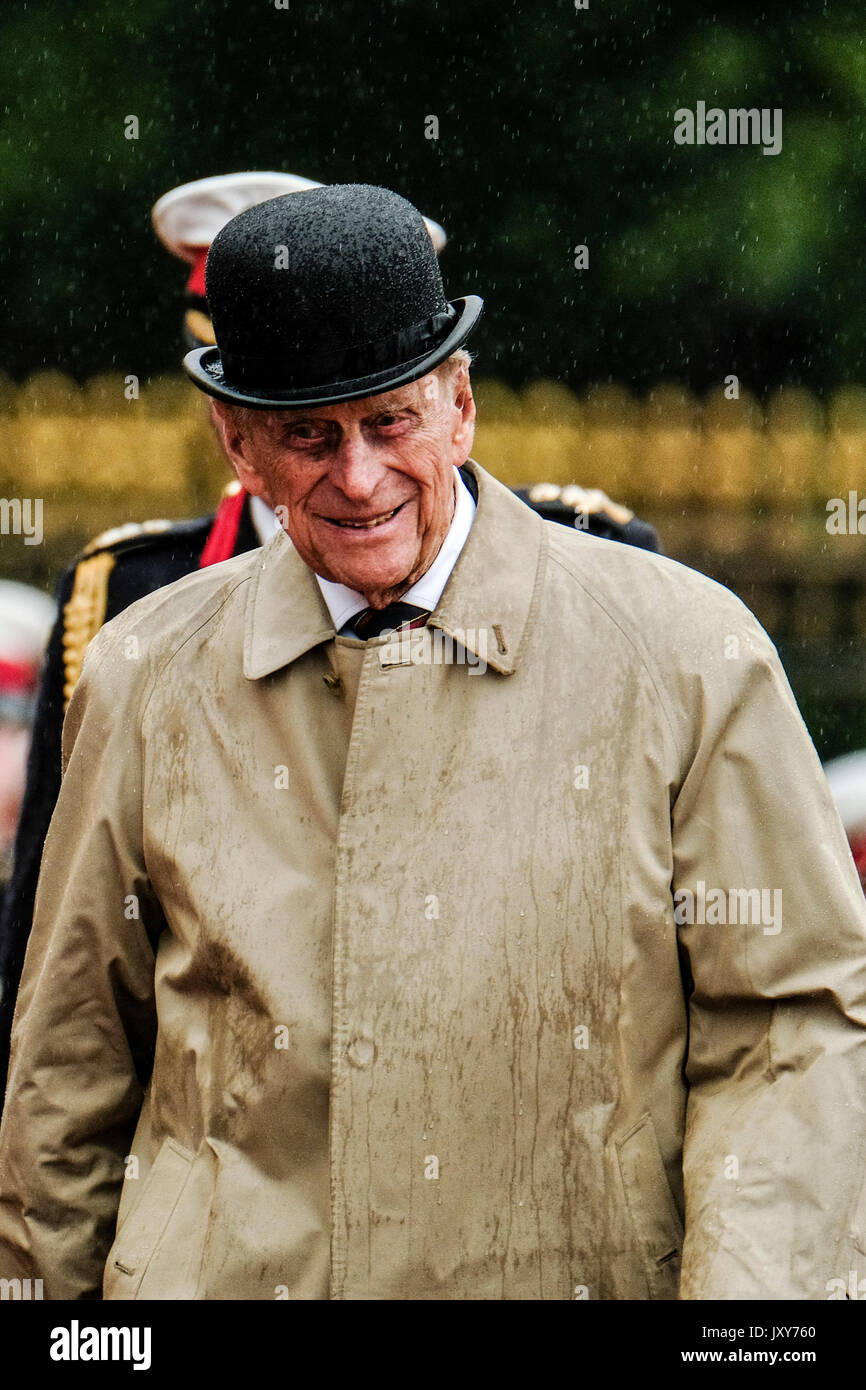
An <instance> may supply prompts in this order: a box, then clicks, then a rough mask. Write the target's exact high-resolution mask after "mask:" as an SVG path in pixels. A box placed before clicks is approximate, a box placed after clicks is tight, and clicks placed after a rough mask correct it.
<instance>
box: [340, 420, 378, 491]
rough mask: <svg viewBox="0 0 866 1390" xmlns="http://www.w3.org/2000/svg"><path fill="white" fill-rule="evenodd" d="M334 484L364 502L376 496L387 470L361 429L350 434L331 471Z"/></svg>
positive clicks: (347, 434) (345, 437)
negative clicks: (374, 494)
mask: <svg viewBox="0 0 866 1390" xmlns="http://www.w3.org/2000/svg"><path fill="white" fill-rule="evenodd" d="M328 472H329V477H330V481H331V482H332V483H333V484H334V486H335V487H337V488H339V489H340V491H341V492H342V493H345V495H346V497H350V498H351V499H352V500H353V501H364V500H366V498H368V497H372V495H373V493H374V492H375V490H376V488H377V487H378V485H379V483H380V482H381V481H382V478H383V477H384V475H385V473H386V472H387V469H386V468H385V467H384V465H383V464H382V462H381V460H380V459H379V457H378V454H377V451H376V449H375V448H374V447H373V445H372V443H371V442H370V441H369V440H368V439H365V437H364V434H363V432H362V431H361V430H357V431H351V432H349V431H347V432H346V433H345V434H344V435H343V437H342V439H341V440H340V445H339V448H338V449H337V452H336V454H335V456H334V459H333V461H332V463H331V467H330V468H329V470H328Z"/></svg>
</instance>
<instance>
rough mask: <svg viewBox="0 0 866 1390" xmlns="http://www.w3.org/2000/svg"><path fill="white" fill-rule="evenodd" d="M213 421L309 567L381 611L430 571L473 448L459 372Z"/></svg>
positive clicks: (465, 385)
mask: <svg viewBox="0 0 866 1390" xmlns="http://www.w3.org/2000/svg"><path fill="white" fill-rule="evenodd" d="M214 420H215V423H216V425H217V428H218V430H219V432H220V435H221V438H222V442H223V446H224V448H225V450H226V453H227V454H228V455H229V458H230V459H231V460H232V463H233V464H234V467H235V471H236V472H237V475H238V478H239V479H240V481H241V483H242V484H243V486H244V487H245V488H246V489H247V491H248V492H251V493H252V494H254V495H255V496H261V497H263V498H264V500H265V501H266V502H267V503H268V504H269V505H270V506H271V507H272V508H273V509H274V510H275V511H277V509H278V508H279V509H280V510H279V511H278V513H277V514H278V516H279V517H280V520H281V522H282V524H283V526H284V528H285V530H286V531H287V532H288V534H289V536H290V537H291V539H292V542H293V544H294V545H295V548H296V549H297V550H298V552H299V554H300V555H301V557H302V558H303V559H304V560H305V561H306V563H307V564H308V565H309V566H310V568H311V569H313V570H315V572H316V573H317V574H320V575H321V576H322V577H323V578H324V579H331V580H334V581H336V582H338V583H341V584H345V585H347V586H348V587H349V588H350V589H357V590H358V591H359V592H360V593H362V594H364V595H365V596H366V598H367V601H368V602H369V603H370V604H371V605H372V606H373V607H375V608H382V607H384V606H385V604H386V603H390V602H392V601H393V600H394V599H396V598H398V597H399V596H400V594H402V593H405V591H406V590H407V589H408V588H409V587H410V586H411V585H412V584H414V583H415V581H416V580H417V579H419V578H420V576H421V575H422V574H424V573H425V572H426V570H428V569H429V568H430V565H431V564H432V563H433V561H434V559H435V558H436V555H437V554H438V552H439V549H440V547H441V545H442V542H443V540H444V539H445V536H446V534H447V532H448V528H449V526H450V524H451V519H452V516H453V512H454V474H453V469H454V467H459V466H460V465H461V464H463V463H465V462H466V459H467V458H468V457H469V452H470V449H471V447H472V436H473V427H474V420H475V405H474V402H473V400H472V390H471V387H470V385H469V379H468V374H467V373H466V371H465V369H461V370H459V371H457V372H455V370H454V368H453V366H452V365H450V364H449V365H448V366H446V367H445V368H443V369H442V370H441V372H439V373H437V372H431V373H430V374H429V375H428V376H426V377H422V379H421V380H420V381H417V382H413V383H412V384H411V385H409V386H404V387H401V388H400V389H399V390H396V391H389V392H387V393H385V394H384V395H380V396H369V397H367V398H366V399H365V400H360V401H347V402H345V403H343V404H342V405H331V406H323V407H321V408H316V409H313V410H279V411H255V412H253V411H250V412H249V414H248V415H247V416H246V417H244V418H243V419H242V422H240V423H239V422H237V421H236V419H235V418H234V416H233V415H232V412H231V411H230V410H228V409H227V408H226V407H225V406H223V405H222V404H221V403H219V402H216V403H215V408H214Z"/></svg>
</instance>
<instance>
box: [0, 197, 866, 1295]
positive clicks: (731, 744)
mask: <svg viewBox="0 0 866 1390" xmlns="http://www.w3.org/2000/svg"><path fill="white" fill-rule="evenodd" d="M287 246H288V247H291V248H293V250H292V253H291V255H288V256H287V255H286V254H285V248H286V247H287ZM208 299H209V303H210V305H211V308H212V310H213V316H214V327H215V332H216V339H217V344H218V346H216V347H212V348H204V349H200V350H198V351H197V352H194V353H192V354H190V356H189V357H188V358H187V369H188V371H189V373H190V375H191V376H192V378H193V380H194V381H196V383H197V384H198V385H199V386H200V387H201V388H202V389H203V390H205V391H206V392H208V393H209V394H210V395H212V396H213V397H214V398H215V400H216V402H217V404H216V405H215V412H216V414H217V417H218V421H219V428H220V430H221V432H222V436H223V441H224V444H225V447H226V450H227V452H228V453H229V455H230V456H231V458H232V460H233V462H234V465H235V468H236V470H237V472H238V476H239V478H240V479H241V482H242V483H243V485H244V486H245V487H246V488H247V489H248V490H249V491H250V492H251V493H252V494H253V495H256V496H261V497H263V498H264V499H265V500H266V501H267V502H268V504H269V505H270V506H272V507H273V508H274V509H275V511H276V513H277V515H278V516H279V517H280V519H281V521H282V523H283V527H284V528H285V529H284V530H281V531H280V532H278V533H277V534H276V535H275V537H274V538H273V539H272V540H271V541H270V542H269V543H268V544H267V545H265V546H264V547H263V548H262V549H261V550H259V551H254V552H251V553H250V554H248V555H242V556H239V557H237V558H235V559H232V560H228V561H226V562H225V563H224V564H220V565H217V566H214V567H211V568H209V569H207V570H203V571H201V572H199V573H197V574H194V575H189V576H188V577H186V578H184V579H181V580H180V581H178V582H177V583H175V584H173V585H171V586H169V587H168V588H167V589H163V590H162V591H160V592H159V593H156V594H154V595H152V596H150V597H148V598H145V599H143V600H141V601H140V602H139V603H137V604H135V605H133V606H132V607H131V608H129V609H128V610H127V611H126V612H125V613H123V614H122V615H121V616H119V617H118V618H116V619H115V620H114V621H112V622H111V623H109V624H108V625H107V626H106V627H105V628H103V629H102V631H101V632H100V633H99V634H98V635H97V637H96V638H95V639H94V642H93V644H92V646H91V648H90V650H89V652H88V655H87V657H86V659H85V663H84V671H83V675H82V679H81V681H80V683H79V686H78V688H77V689H76V692H75V694H74V696H73V698H72V701H71V704H70V708H69V713H68V716H67V720H66V725H65V729H64V761H65V776H64V782H63V786H62V789H61V794H60V799H59V802H58V806H57V811H56V813H55V816H54V819H53V821H52V825H51V829H50V831H49V835H48V841H47V846H46V852H45V858H44V862H43V869H42V875H41V879H40V885H39V891H38V896H37V904H36V921H35V925H34V930H33V936H32V938H31V942H30V946H29V948H28V953H27V959H26V963H25V969H24V978H23V982H22V988H21V994H20V998H19V1005H18V1010H17V1013H16V1024H15V1035H14V1040H13V1058H12V1065H11V1071H10V1084H9V1093H8V1097H7V1105H6V1112H5V1115H4V1120H3V1127H2V1132H0V1276H2V1277H6V1278H12V1277H21V1278H25V1277H41V1278H42V1279H43V1281H44V1289H45V1293H46V1296H49V1297H52V1298H69V1297H78V1296H80V1297H98V1296H99V1293H100V1290H101V1291H102V1293H103V1296H104V1297H106V1298H109V1299H130V1298H142V1299H147V1298H163V1299H196V1298H198V1299H215V1298H229V1299H244V1298H259V1299H270V1298H283V1297H291V1298H309V1299H316V1298H328V1297H331V1298H347V1299H385V1298H401V1299H426V1298H434V1299H438V1298H453V1299H478V1298H483V1299H500V1298H505V1299H535V1298H552V1299H565V1298H569V1299H571V1298H575V1297H577V1298H586V1297H588V1298H592V1299H599V1298H602V1299H603V1298H607V1299H611V1298H616V1299H623V1298H652V1299H664V1298H676V1297H677V1296H681V1297H686V1298H715V1297H721V1298H738V1297H747V1298H807V1299H822V1298H827V1297H828V1296H830V1294H831V1292H832V1291H833V1290H834V1289H836V1288H837V1285H838V1281H839V1279H842V1280H843V1281H844V1280H845V1279H847V1278H848V1272H849V1271H851V1270H855V1271H861V1272H862V1267H863V1264H864V1256H863V1253H862V1252H863V1250H864V1249H866V1246H864V1229H866V1224H864V1223H866V1200H864V1190H863V1189H864V1163H863V1160H864V1156H866V1085H864V1083H866V1075H864V1073H866V1065H864V1058H866V905H864V900H863V897H862V894H861V892H860V888H859V883H858V881H857V876H856V873H855V871H854V868H853V864H852V862H851V858H850V854H849V853H848V849H847V845H846V842H845V837H844V835H843V833H842V829H841V826H840V824H839V821H838V818H837V816H836V813H835V811H834V810H833V807H832V804H831V801H830V797H829V794H828V791H827V787H826V784H825V782H824V779H823V777H822V774H821V770H820V767H819V764H818V761H817V758H816V756H815V753H814V750H813V749H812V747H811V744H810V742H809V739H808V736H807V734H806V732H805V730H804V728H803V725H802V722H801V720H800V718H799V715H798V712H797V709H796V706H795V704H794V701H793V698H792V696H791V694H790V692H789V690H788V687H787V684H786V682H785V679H784V676H783V673H782V671H781V668H780V666H779V663H778V660H777V658H776V655H775V653H774V650H773V648H772V646H771V645H770V643H769V642H768V640H767V638H766V636H765V635H764V633H763V632H762V631H761V629H760V628H759V627H758V625H757V624H756V623H755V621H754V619H753V618H752V617H751V615H750V614H749V613H748V612H747V611H746V609H744V608H743V606H742V605H741V604H740V603H739V602H738V601H737V600H736V599H735V598H733V597H732V596H731V595H730V594H729V593H727V592H726V591H725V590H723V589H721V588H719V587H718V586H716V585H715V584H713V583H711V582H710V581H708V580H706V579H705V578H703V577H701V576H700V575H697V574H695V573H693V572H691V571H689V570H687V569H685V568H683V567H682V566H679V565H677V564H675V563H673V562H670V561H666V560H664V559H662V558H660V557H658V556H655V555H651V554H648V553H646V552H643V551H638V550H633V549H629V548H627V547H620V546H614V545H610V544H608V543H606V542H604V541H601V540H596V539H594V538H592V537H589V536H587V535H584V534H582V533H580V532H575V531H567V530H566V529H565V528H562V527H558V526H555V525H552V524H550V523H546V522H544V521H542V520H541V519H540V518H539V517H538V516H537V515H535V514H534V513H533V512H532V511H530V510H529V509H528V508H527V507H525V506H524V505H523V504H522V503H521V502H520V501H518V500H517V499H515V498H514V497H513V496H512V495H511V494H510V493H509V492H508V491H507V490H506V489H505V488H503V487H502V486H500V485H499V484H498V483H497V482H496V481H495V480H494V479H493V478H492V477H491V476H490V475H489V474H487V473H486V472H485V471H484V470H483V469H482V468H480V467H478V465H477V464H475V463H474V462H473V461H472V460H471V459H470V457H469V455H470V450H471V445H472V435H473V423H474V406H473V401H472V391H471V385H470V379H469V372H468V367H467V363H466V357H465V354H464V353H463V352H462V351H461V349H462V346H463V344H464V343H465V341H466V339H467V337H468V335H469V333H470V332H471V330H472V328H473V327H474V325H475V323H476V322H477V320H478V316H479V313H480V309H481V304H480V301H479V300H477V299H476V298H474V297H472V296H469V297H468V298H465V299H462V300H455V301H452V302H450V303H449V302H448V301H447V300H446V298H445V296H444V293H443V291H442V285H441V280H440V276H439V270H438V266H437V263H436V259H435V254H434V252H433V249H432V246H431V243H430V240H429V237H428V236H427V234H426V232H425V229H424V224H423V222H422V220H421V218H420V215H419V214H418V213H417V212H416V211H415V210H414V209H413V208H412V207H411V206H410V205H409V204H407V203H406V202H404V201H403V200H402V199H400V198H398V197H397V196H396V195H394V194H391V193H389V192H387V191H385V190H383V189H375V188H367V187H363V186H361V187H357V186H354V185H350V186H342V187H341V186H337V187H331V188H323V189H314V190H310V191H309V192H303V193H300V194H296V195H292V196H291V197H288V198H281V199H276V200H274V201H272V202H269V203H264V204H262V205H260V206H259V207H258V208H255V209H252V210H251V211H249V212H246V213H243V214H241V215H240V216H239V217H237V218H235V219H234V220H233V221H232V222H230V223H229V224H228V226H227V227H226V228H225V229H224V230H223V231H222V232H221V233H220V235H219V236H218V237H217V239H216V241H215V242H214V245H213V248H212V251H211V254H210V257H209V261H208ZM395 628H396V629H398V631H397V633H396V634H394V633H393V632H392V633H390V634H389V629H395ZM443 654H444V655H443ZM831 1134H832V1136H833V1142H832V1147H830V1148H828V1146H827V1142H826V1141H827V1136H828V1135H831Z"/></svg>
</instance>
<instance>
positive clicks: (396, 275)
mask: <svg viewBox="0 0 866 1390" xmlns="http://www.w3.org/2000/svg"><path fill="white" fill-rule="evenodd" d="M206 275H207V298H208V304H209V305H210V310H211V315H212V317H213V326H214V334H215V337H216V346H215V347H203V348H197V349H196V350H195V351H194V352H190V353H188V354H187V356H186V357H185V358H184V364H183V365H184V368H185V370H186V372H187V373H188V375H189V376H190V377H192V380H193V381H194V382H195V384H196V386H198V387H199V388H200V389H201V390H202V391H206V392H207V393H208V395H211V396H218V397H219V399H220V400H224V401H231V402H233V403H234V404H236V405H246V406H254V407H255V406H259V407H261V408H262V409H272V410H273V409H277V410H279V409H281V408H282V409H286V410H289V409H293V408H298V407H300V406H310V405H335V404H336V403H337V402H339V401H350V400H357V399H359V398H361V397H364V396H375V395H378V394H380V393H381V392H383V391H390V390H392V389H393V388H395V387H398V386H405V385H407V384H408V383H409V382H411V381H417V380H418V378H419V377H422V376H424V375H426V373H427V372H430V371H432V370H433V368H434V367H436V366H438V364H439V363H440V362H444V361H445V359H446V357H449V356H450V355H451V353H452V352H454V351H455V350H456V349H457V348H458V347H460V346H461V344H462V343H464V342H465V341H466V339H467V338H468V337H469V334H470V333H471V332H472V329H473V328H474V327H475V325H476V323H477V322H478V319H479V317H480V315H481V309H482V301H481V300H480V299H479V298H478V296H477V295H468V296H467V297H466V298H465V299H456V300H454V301H453V302H452V303H449V302H448V300H447V299H446V298H445V291H444V290H443V288H442V277H441V275H440V273H439V263H438V261H437V259H436V251H435V248H434V246H433V242H432V241H431V240H430V234H429V232H428V231H427V228H426V226H425V224H424V219H423V217H422V216H421V214H420V212H418V211H417V209H416V208H414V207H413V206H412V204H411V203H407V202H406V200H405V198H401V197H399V196H398V195H397V194H396V193H391V192H390V191H389V190H388V189H387V188H375V187H372V186H371V185H368V184H352V183H349V184H331V185H329V186H325V187H321V188H311V189H308V190H306V191H302V192H298V193H290V194H288V195H285V196H283V197H281V198H271V199H269V200H268V202H265V203H259V204H258V205H257V206H256V207H252V208H249V209H248V210H247V211H246V212H242V213H240V214H239V215H238V216H237V217H233V218H232V220H231V221H230V222H228V223H227V224H226V226H225V227H223V229H222V231H221V232H219V233H218V234H217V236H216V237H215V239H214V242H213V245H212V246H211V249H210V254H209V255H208V258H207V272H206Z"/></svg>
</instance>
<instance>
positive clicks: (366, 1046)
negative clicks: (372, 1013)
mask: <svg viewBox="0 0 866 1390" xmlns="http://www.w3.org/2000/svg"><path fill="white" fill-rule="evenodd" d="M346 1056H347V1058H348V1059H349V1061H350V1062H351V1064H352V1066H353V1067H358V1068H359V1070H361V1071H363V1070H364V1068H365V1067H369V1066H370V1065H371V1064H372V1063H373V1061H374V1060H375V1057H376V1044H375V1043H374V1042H373V1041H372V1040H371V1039H370V1038H353V1039H352V1041H351V1042H350V1043H349V1046H348V1047H347V1049H346Z"/></svg>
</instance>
